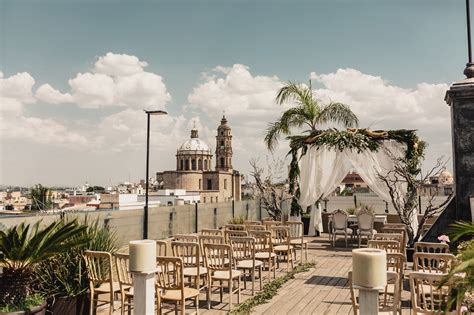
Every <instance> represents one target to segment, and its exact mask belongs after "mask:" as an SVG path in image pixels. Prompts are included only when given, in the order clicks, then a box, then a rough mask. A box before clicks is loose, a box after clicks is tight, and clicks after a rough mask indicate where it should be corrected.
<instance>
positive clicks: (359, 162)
mask: <svg viewBox="0 0 474 315" xmlns="http://www.w3.org/2000/svg"><path fill="white" fill-rule="evenodd" d="M382 145H383V148H381V149H379V150H378V151H376V152H371V151H369V150H366V151H362V152H357V151H352V150H350V149H346V150H344V151H342V152H341V151H336V150H334V149H332V148H327V147H320V148H310V149H308V151H307V153H306V154H305V155H304V156H302V157H301V159H300V162H299V168H300V178H299V187H300V193H301V195H300V199H299V204H300V205H301V207H302V208H303V209H305V208H306V207H307V206H311V210H312V211H311V220H310V231H309V234H310V235H314V234H315V229H316V230H318V231H322V214H321V206H319V207H315V206H314V204H315V202H316V201H318V200H320V199H322V198H324V197H326V196H327V195H329V194H330V193H331V192H332V191H333V190H334V189H335V188H336V187H337V185H338V184H339V183H340V182H341V181H342V180H343V179H344V177H345V176H346V174H347V173H348V172H349V171H350V169H351V168H354V169H355V170H356V172H357V173H359V175H360V176H361V178H362V179H363V180H364V182H365V183H366V184H367V185H368V186H369V187H370V188H371V189H372V190H373V191H374V192H375V193H376V194H377V195H379V196H380V197H381V198H383V199H384V200H386V201H390V194H389V191H388V188H387V186H386V185H385V183H384V182H383V181H382V180H380V179H379V176H378V174H382V175H385V176H388V172H389V171H390V170H391V169H393V161H392V159H391V157H390V155H394V156H396V157H400V156H402V155H403V154H404V152H405V148H406V147H405V145H403V144H400V143H398V142H396V141H393V140H390V141H384V143H383V144H382ZM387 151H388V152H387ZM395 189H397V190H398V191H399V195H400V196H401V197H403V196H404V195H405V193H406V189H407V187H406V184H404V183H400V184H398V185H397V187H395ZM412 222H413V227H414V230H415V231H416V228H417V226H418V220H417V218H416V211H415V213H414V218H413V220H412Z"/></svg>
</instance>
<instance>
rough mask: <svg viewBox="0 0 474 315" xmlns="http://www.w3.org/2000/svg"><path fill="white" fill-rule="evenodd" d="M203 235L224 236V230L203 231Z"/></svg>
mask: <svg viewBox="0 0 474 315" xmlns="http://www.w3.org/2000/svg"><path fill="white" fill-rule="evenodd" d="M201 235H211V236H222V230H219V229H202V230H201Z"/></svg>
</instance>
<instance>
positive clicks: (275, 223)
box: [262, 221, 281, 231]
mask: <svg viewBox="0 0 474 315" xmlns="http://www.w3.org/2000/svg"><path fill="white" fill-rule="evenodd" d="M262 223H263V225H264V226H265V229H267V231H270V228H271V227H273V226H278V225H281V222H280V221H262Z"/></svg>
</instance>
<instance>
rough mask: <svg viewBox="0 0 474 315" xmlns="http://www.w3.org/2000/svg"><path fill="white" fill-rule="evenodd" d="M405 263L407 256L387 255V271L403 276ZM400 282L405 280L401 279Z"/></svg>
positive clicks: (398, 254) (399, 254)
mask: <svg viewBox="0 0 474 315" xmlns="http://www.w3.org/2000/svg"><path fill="white" fill-rule="evenodd" d="M405 261H406V258H405V255H403V254H401V253H387V271H393V272H396V273H397V274H399V275H403V271H404V270H403V268H404V266H405ZM400 280H403V278H400Z"/></svg>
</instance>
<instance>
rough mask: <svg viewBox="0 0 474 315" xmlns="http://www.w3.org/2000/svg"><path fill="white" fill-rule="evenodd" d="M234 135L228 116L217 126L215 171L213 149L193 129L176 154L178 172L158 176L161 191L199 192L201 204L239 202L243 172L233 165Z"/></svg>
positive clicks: (172, 171)
mask: <svg viewBox="0 0 474 315" xmlns="http://www.w3.org/2000/svg"><path fill="white" fill-rule="evenodd" d="M232 154H233V152H232V134H231V128H230V127H229V125H228V124H227V119H226V118H225V116H223V117H222V119H221V123H220V125H219V126H218V127H217V135H216V150H215V155H216V165H215V168H214V169H213V168H212V150H211V148H210V147H209V146H208V145H207V144H206V143H205V142H204V141H203V140H201V139H199V134H198V130H197V129H196V128H193V129H192V130H191V137H190V138H189V139H188V140H186V141H185V142H184V143H183V144H182V145H181V146H180V147H179V148H178V150H177V153H176V170H169V171H164V172H158V173H156V179H157V182H158V188H159V189H171V190H173V189H184V190H186V191H187V192H188V193H191V194H192V193H198V194H199V197H200V198H199V199H200V200H199V202H202V203H213V202H225V201H230V200H236V201H237V200H240V199H241V197H240V189H241V187H240V185H241V178H240V173H239V172H238V171H237V170H234V169H233V166H232Z"/></svg>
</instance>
